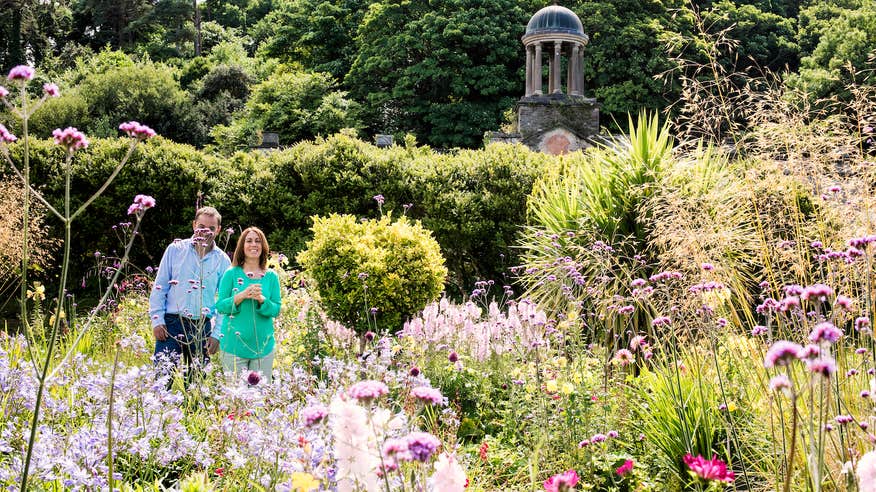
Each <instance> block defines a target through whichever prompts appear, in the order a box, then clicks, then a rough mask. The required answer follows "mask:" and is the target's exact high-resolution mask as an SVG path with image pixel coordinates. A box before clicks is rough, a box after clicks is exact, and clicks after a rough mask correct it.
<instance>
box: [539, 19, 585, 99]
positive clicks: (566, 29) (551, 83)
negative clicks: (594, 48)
mask: <svg viewBox="0 0 876 492" xmlns="http://www.w3.org/2000/svg"><path fill="white" fill-rule="evenodd" d="M589 40H590V38H588V37H587V35H586V34H584V26H583V25H582V24H581V19H579V18H578V16H577V15H575V13H574V12H572V11H571V10H569V9H567V8H565V7H560V6H559V5H551V6H550V7H545V8H543V9H541V10H539V11H538V12H536V13H535V15H533V16H532V19H529V23H528V24H527V25H526V33H525V34H524V35H523V45H524V46H526V96H527V97H528V96H532V95H541V94H542V68H541V67H542V65H541V64H542V55H543V51H544V50H543V48H547V50H546V51H547V52H548V56H549V58H548V94H561V93H562V87H561V85H560V78H561V77H560V76H561V66H562V64H561V60H562V55H563V53H565V54H566V59H567V75H566V86H567V92H568V93H569V94H571V95H581V94H582V89H583V85H584V80H583V79H584V74H583V72H582V64H583V59H584V46H585V45H586V44H587V42H588V41H589Z"/></svg>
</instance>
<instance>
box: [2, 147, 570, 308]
mask: <svg viewBox="0 0 876 492" xmlns="http://www.w3.org/2000/svg"><path fill="white" fill-rule="evenodd" d="M20 147H21V146H20V145H12V146H10V150H11V151H12V154H13V156H12V157H13V160H14V161H16V162H21V148H20ZM126 149H127V143H126V142H124V141H122V140H116V139H100V138H95V139H92V143H91V145H90V146H89V147H88V148H87V149H84V150H82V151H80V152H78V153H77V155H76V157H75V159H74V164H73V165H74V172H73V179H74V183H73V185H74V196H73V203H74V205H75V204H78V203H81V202H82V201H84V200H85V199H86V198H87V196H86V194H87V193H88V191H89V190H93V189H95V187H96V186H99V184H100V183H102V182H103V180H104V179H105V178H106V177H107V176H109V174H110V173H111V172H112V168H113V166H115V164H116V163H117V162H118V160H119V159H120V158H121V156H122V155H124V152H125V151H126ZM554 159H555V158H554V157H550V156H546V155H544V154H540V153H535V152H531V151H529V150H528V149H527V148H525V147H523V146H512V145H490V146H488V147H487V148H486V149H484V150H472V151H460V152H456V153H444V154H442V153H438V152H435V151H433V150H432V149H430V148H429V147H417V146H415V145H413V143H412V142H410V143H409V145H408V146H395V147H391V148H388V149H378V148H377V147H375V146H373V145H371V144H369V143H367V142H363V141H361V140H358V139H355V138H352V137H349V136H346V135H342V134H338V135H334V136H331V137H329V138H326V139H320V140H316V141H309V142H302V143H299V144H297V145H295V146H293V147H290V148H289V149H285V150H282V151H277V152H272V153H269V154H263V153H259V152H238V153H236V154H234V155H232V156H230V157H228V158H219V157H216V156H213V155H210V154H207V153H204V152H201V151H198V150H197V149H195V148H193V147H191V146H188V145H183V144H177V143H174V142H171V141H169V140H166V139H163V138H156V139H152V140H150V141H149V142H147V143H145V144H144V145H143V146H141V147H140V149H138V151H137V152H136V153H135V154H134V155H133V156H132V158H131V160H130V161H129V163H128V165H127V166H126V167H125V168H124V169H122V171H121V172H120V173H119V175H118V177H117V178H116V180H115V181H114V182H113V183H112V185H111V186H110V187H109V188H108V189H107V190H106V192H105V193H104V194H103V195H102V196H101V197H100V198H99V199H98V200H97V201H96V202H95V203H94V204H93V205H92V206H91V207H90V208H89V210H88V211H87V212H86V214H85V215H84V216H83V217H81V218H80V219H79V220H78V221H77V227H76V230H75V231H74V243H73V248H74V253H75V254H76V255H77V256H76V258H77V261H76V262H74V265H75V266H77V268H80V269H81V271H78V272H71V274H72V275H74V278H79V277H80V276H82V275H84V274H85V273H86V271H87V270H88V269H90V268H92V265H93V264H94V262H93V258H92V255H93V253H94V252H95V251H101V252H102V253H106V254H112V252H113V250H114V249H117V248H118V247H119V246H120V245H121V243H120V241H119V239H118V238H117V237H116V233H115V232H114V230H113V229H112V226H113V225H114V224H118V223H119V222H122V221H126V220H127V219H128V217H127V216H125V211H126V210H127V207H128V205H129V204H130V202H131V200H132V199H133V197H134V196H135V195H137V194H139V193H144V194H148V195H152V196H154V197H155V198H156V199H157V200H158V205H157V206H156V208H155V209H154V210H151V211H150V212H149V214H150V219H149V220H147V221H145V222H144V224H143V225H142V228H141V235H142V239H143V240H142V242H140V241H139V240H138V242H137V244H136V247H135V248H134V250H133V254H134V256H133V257H132V262H133V263H134V264H135V265H137V266H140V267H146V266H150V265H151V266H155V265H157V263H158V261H159V260H160V259H161V253H162V251H163V249H164V247H165V246H166V245H167V243H168V242H169V241H171V240H172V239H173V238H176V237H188V235H190V234H191V228H190V221H191V216H192V214H193V213H194V210H195V207H196V205H198V204H208V205H214V206H216V207H217V208H218V209H219V211H220V212H221V213H222V222H223V225H224V226H227V227H234V228H235V229H237V228H238V227H237V226H249V225H257V226H259V227H261V228H262V229H263V230H264V231H265V233H266V234H268V238H269V240H270V244H271V246H273V248H274V249H276V250H278V251H282V252H284V253H285V254H287V255H289V257H294V256H295V255H296V254H297V253H298V252H299V251H301V250H302V249H304V245H305V243H306V241H307V240H308V239H309V238H310V237H311V231H310V226H311V224H312V222H311V219H310V217H311V216H314V215H320V216H328V215H330V214H351V215H355V216H358V217H368V218H377V217H378V216H379V212H378V207H377V204H376V203H375V201H374V199H373V197H374V196H375V195H379V194H380V195H383V196H384V197H385V198H386V202H385V204H384V205H383V209H384V210H385V211H387V212H391V213H393V214H394V216H399V215H401V213H402V212H403V210H404V208H407V212H406V215H407V217H409V218H411V219H415V220H419V221H420V222H421V223H422V224H423V226H424V227H425V228H427V229H429V230H430V231H432V233H433V235H434V237H435V239H436V240H437V241H438V244H440V245H441V250H442V251H443V252H445V254H446V255H447V256H448V258H449V260H448V263H447V264H446V266H447V268H448V270H449V275H448V280H449V283H448V286H447V290H448V294H449V295H451V296H453V297H459V296H460V295H461V294H462V293H464V292H466V291H468V290H470V289H472V288H473V287H474V283H475V282H476V281H477V280H486V279H494V280H496V281H502V280H503V274H504V272H506V271H507V268H508V267H509V266H512V265H515V264H517V263H518V259H517V256H518V250H515V249H514V248H513V247H512V245H514V244H515V241H516V238H517V235H518V233H519V230H520V227H519V224H523V223H525V222H526V215H525V214H526V199H527V196H528V194H529V192H530V191H531V190H532V185H533V182H534V181H535V179H536V177H537V176H539V175H540V174H541V172H542V170H543V169H545V166H546V164H547V163H549V162H553V160H554ZM62 160H63V151H62V150H61V149H60V148H59V147H58V146H57V145H54V144H53V143H52V142H51V141H47V140H36V141H32V142H31V166H32V178H33V179H34V183H36V186H38V187H39V188H41V189H42V190H44V191H45V193H46V195H47V196H49V197H53V198H50V199H58V200H60V197H61V196H62V192H61V190H63V174H62V172H61V169H60V163H61V162H62ZM0 176H5V177H8V178H12V177H13V175H12V171H11V169H8V168H7V167H0ZM76 190H82V191H81V193H79V192H77V191H76ZM53 205H58V202H54V203H53ZM405 205H409V206H408V207H404V206H405ZM48 225H49V226H50V227H60V224H56V223H53V222H51V220H50V221H49V223H48ZM117 230H118V229H116V231H117ZM55 233H56V234H60V229H57V230H56V231H55ZM234 239H236V238H234Z"/></svg>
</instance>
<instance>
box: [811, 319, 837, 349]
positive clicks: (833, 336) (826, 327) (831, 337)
mask: <svg viewBox="0 0 876 492" xmlns="http://www.w3.org/2000/svg"><path fill="white" fill-rule="evenodd" d="M841 336H843V331H842V330H840V329H839V328H837V327H836V326H834V324H833V323H831V322H829V321H824V322H822V323H818V324H817V325H815V328H813V329H812V332H811V333H809V340H811V341H813V342H815V343H829V344H833V343H836V341H837V340H839V339H840V337H841Z"/></svg>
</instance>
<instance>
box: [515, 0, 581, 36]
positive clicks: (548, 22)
mask: <svg viewBox="0 0 876 492" xmlns="http://www.w3.org/2000/svg"><path fill="white" fill-rule="evenodd" d="M547 33H564V34H572V35H575V36H586V34H584V26H583V25H582V24H581V19H579V18H578V16H577V15H575V12H572V11H571V10H569V9H567V8H566V7H560V6H559V5H551V6H549V7H545V8H543V9H541V10H539V11H538V12H536V13H535V15H533V16H532V19H529V24H527V25H526V33H525V34H524V35H523V36H524V37H526V36H530V35H533V34H547Z"/></svg>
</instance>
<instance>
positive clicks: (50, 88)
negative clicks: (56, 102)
mask: <svg viewBox="0 0 876 492" xmlns="http://www.w3.org/2000/svg"><path fill="white" fill-rule="evenodd" d="M43 94H45V95H46V97H59V96H60V95H61V90H60V89H58V85H57V84H43Z"/></svg>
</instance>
